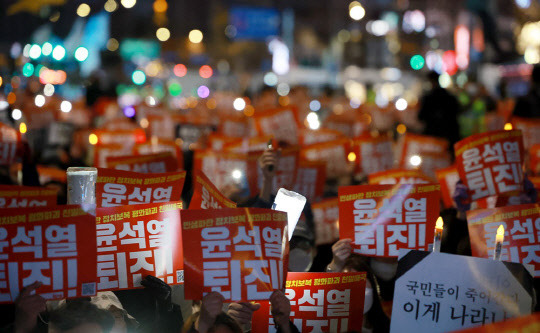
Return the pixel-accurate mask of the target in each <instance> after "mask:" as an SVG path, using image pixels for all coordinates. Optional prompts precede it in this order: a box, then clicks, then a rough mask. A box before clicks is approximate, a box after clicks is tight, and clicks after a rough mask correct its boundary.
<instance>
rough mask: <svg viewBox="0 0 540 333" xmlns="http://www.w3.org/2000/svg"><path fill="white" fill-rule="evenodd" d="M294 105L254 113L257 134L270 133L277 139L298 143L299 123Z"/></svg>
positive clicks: (293, 143)
mask: <svg viewBox="0 0 540 333" xmlns="http://www.w3.org/2000/svg"><path fill="white" fill-rule="evenodd" d="M297 114H298V110H297V109H296V107H286V108H281V109H276V110H266V111H264V112H258V113H257V114H255V117H254V119H255V126H256V128H257V131H258V132H259V135H270V136H272V137H274V139H276V140H278V141H285V142H287V143H289V144H291V145H297V144H298V135H299V128H300V124H299V122H298V115H297Z"/></svg>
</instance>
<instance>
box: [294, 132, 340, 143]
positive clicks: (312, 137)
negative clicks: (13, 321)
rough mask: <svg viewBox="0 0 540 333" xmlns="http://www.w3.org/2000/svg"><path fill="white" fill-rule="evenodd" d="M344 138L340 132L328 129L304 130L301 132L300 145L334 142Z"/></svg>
mask: <svg viewBox="0 0 540 333" xmlns="http://www.w3.org/2000/svg"><path fill="white" fill-rule="evenodd" d="M343 137H344V135H343V133H341V132H340V131H335V130H331V129H328V128H319V129H317V130H312V129H308V128H304V129H301V130H300V144H301V145H302V146H309V145H313V144H316V143H323V142H328V141H334V140H337V139H341V138H343Z"/></svg>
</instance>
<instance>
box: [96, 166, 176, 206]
mask: <svg viewBox="0 0 540 333" xmlns="http://www.w3.org/2000/svg"><path fill="white" fill-rule="evenodd" d="M185 179H186V172H185V171H181V172H169V173H153V174H146V173H138V172H131V171H123V170H114V169H104V168H99V169H98V178H97V182H96V204H97V207H114V206H123V205H137V204H144V203H158V202H169V201H180V200H181V195H182V188H183V187H184V181H185Z"/></svg>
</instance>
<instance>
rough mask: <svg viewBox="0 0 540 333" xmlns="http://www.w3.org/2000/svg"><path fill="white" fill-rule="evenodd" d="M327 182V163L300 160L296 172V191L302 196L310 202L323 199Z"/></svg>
mask: <svg viewBox="0 0 540 333" xmlns="http://www.w3.org/2000/svg"><path fill="white" fill-rule="evenodd" d="M325 182H326V162H322V161H307V160H300V163H299V165H298V169H297V171H296V182H295V184H294V191H295V192H297V193H300V194H302V195H303V196H305V197H306V199H307V200H308V201H311V202H313V201H315V200H316V199H317V198H319V197H322V195H323V192H324V184H325Z"/></svg>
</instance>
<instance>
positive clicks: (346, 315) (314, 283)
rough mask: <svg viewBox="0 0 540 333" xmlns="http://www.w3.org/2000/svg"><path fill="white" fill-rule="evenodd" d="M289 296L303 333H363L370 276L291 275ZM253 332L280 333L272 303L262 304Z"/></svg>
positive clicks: (288, 287)
mask: <svg viewBox="0 0 540 333" xmlns="http://www.w3.org/2000/svg"><path fill="white" fill-rule="evenodd" d="M286 288H287V289H286V290H285V295H286V296H287V298H288V299H289V300H290V301H291V316H290V320H291V321H292V322H293V324H294V325H295V326H296V328H298V330H299V331H300V332H362V320H363V315H362V314H363V311H364V295H365V288H366V273H365V272H357V273H289V274H288V275H287V283H286ZM252 331H253V332H269V333H270V332H272V333H274V332H276V327H275V326H274V320H273V318H272V315H271V310H270V302H268V301H265V302H261V308H260V309H259V310H257V311H255V313H254V315H253V320H252Z"/></svg>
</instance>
